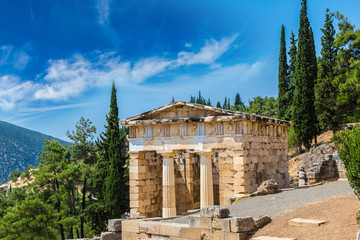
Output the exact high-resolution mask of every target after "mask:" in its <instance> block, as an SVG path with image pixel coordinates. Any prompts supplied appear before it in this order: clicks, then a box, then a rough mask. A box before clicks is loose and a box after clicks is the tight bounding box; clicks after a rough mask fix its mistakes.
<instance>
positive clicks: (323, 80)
mask: <svg viewBox="0 0 360 240" xmlns="http://www.w3.org/2000/svg"><path fill="white" fill-rule="evenodd" d="M321 31H322V33H323V35H322V37H321V57H320V59H319V65H318V66H319V72H318V78H317V83H316V85H315V108H316V114H317V118H318V122H319V127H320V129H326V128H328V129H332V130H333V132H335V131H336V129H337V127H338V126H337V125H338V124H337V121H336V95H337V94H336V93H337V88H336V87H334V85H333V80H334V78H335V67H336V55H337V50H336V48H335V46H334V39H335V28H334V26H333V17H332V15H331V13H330V10H329V9H327V10H326V17H325V23H324V28H322V29H321Z"/></svg>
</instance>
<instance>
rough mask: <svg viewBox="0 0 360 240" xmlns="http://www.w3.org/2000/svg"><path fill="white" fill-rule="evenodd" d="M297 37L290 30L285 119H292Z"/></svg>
mask: <svg viewBox="0 0 360 240" xmlns="http://www.w3.org/2000/svg"><path fill="white" fill-rule="evenodd" d="M296 42H297V39H295V35H294V33H293V32H292V31H291V37H290V45H291V46H290V49H289V52H288V54H289V57H290V59H289V69H288V70H289V75H288V79H289V88H288V94H287V101H288V104H289V107H288V109H287V111H286V113H285V119H287V120H289V119H292V103H293V99H294V92H295V62H296V54H297V47H296Z"/></svg>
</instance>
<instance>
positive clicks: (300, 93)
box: [293, 0, 316, 150]
mask: <svg viewBox="0 0 360 240" xmlns="http://www.w3.org/2000/svg"><path fill="white" fill-rule="evenodd" d="M306 2H307V1H306V0H302V8H301V11H300V27H299V39H298V41H299V42H298V52H297V56H296V64H295V95H294V102H293V122H294V130H295V134H296V137H297V139H299V141H300V142H301V143H302V144H303V145H304V146H305V148H306V149H307V150H309V149H310V146H311V141H312V139H313V138H314V136H315V134H316V114H315V105H314V98H315V93H314V82H315V78H316V75H315V71H316V66H314V61H316V56H315V44H314V39H313V36H312V31H311V29H310V22H309V19H308V17H307V5H306V4H307V3H306Z"/></svg>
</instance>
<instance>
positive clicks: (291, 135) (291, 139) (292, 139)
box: [287, 127, 301, 149]
mask: <svg viewBox="0 0 360 240" xmlns="http://www.w3.org/2000/svg"><path fill="white" fill-rule="evenodd" d="M287 131H288V135H287V137H288V148H289V149H291V148H294V149H297V148H299V147H300V146H301V142H300V141H299V140H298V139H297V138H296V134H295V130H294V128H293V127H289V128H288V130H287Z"/></svg>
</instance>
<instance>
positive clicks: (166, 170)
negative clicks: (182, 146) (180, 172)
mask: <svg viewBox="0 0 360 240" xmlns="http://www.w3.org/2000/svg"><path fill="white" fill-rule="evenodd" d="M161 156H162V157H163V162H162V166H163V167H162V168H163V175H162V182H163V184H162V185H163V217H173V216H176V198H175V169H174V158H173V154H172V153H171V154H161Z"/></svg>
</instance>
